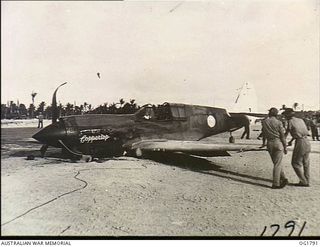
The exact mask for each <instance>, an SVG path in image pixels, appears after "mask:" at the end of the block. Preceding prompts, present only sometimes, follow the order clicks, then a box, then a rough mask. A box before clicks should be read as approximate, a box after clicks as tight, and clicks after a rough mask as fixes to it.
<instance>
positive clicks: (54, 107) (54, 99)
mask: <svg viewBox="0 0 320 247" xmlns="http://www.w3.org/2000/svg"><path fill="white" fill-rule="evenodd" d="M65 84H67V83H66V82H65V83H62V84H61V85H60V86H59V87H57V88H56V90H55V91H54V93H53V97H52V123H55V122H57V119H58V117H59V111H58V107H57V97H56V94H57V91H58V89H59V88H60V87H61V86H63V85H65Z"/></svg>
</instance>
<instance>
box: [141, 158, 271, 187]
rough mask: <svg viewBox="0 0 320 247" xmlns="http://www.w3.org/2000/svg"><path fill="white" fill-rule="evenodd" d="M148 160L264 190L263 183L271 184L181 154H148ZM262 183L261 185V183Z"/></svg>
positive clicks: (201, 159) (266, 180)
mask: <svg viewBox="0 0 320 247" xmlns="http://www.w3.org/2000/svg"><path fill="white" fill-rule="evenodd" d="M147 158H148V159H150V160H153V161H156V162H159V163H162V164H165V165H169V166H175V167H179V168H182V169H186V170H190V171H193V172H198V173H202V174H206V175H211V176H216V177H220V178H226V179H230V180H233V181H236V182H241V183H245V184H250V185H255V186H260V187H264V188H270V186H268V185H266V184H265V183H263V182H269V183H272V180H270V179H266V178H261V177H256V176H251V175H248V174H242V173H238V172H234V171H229V170H226V169H224V168H223V167H222V165H219V164H217V163H213V162H211V161H209V160H207V159H204V158H200V157H196V156H190V155H187V154H182V153H165V154H164V153H153V154H148V157H147ZM247 179H252V180H255V181H249V180H247ZM261 182H262V183H261Z"/></svg>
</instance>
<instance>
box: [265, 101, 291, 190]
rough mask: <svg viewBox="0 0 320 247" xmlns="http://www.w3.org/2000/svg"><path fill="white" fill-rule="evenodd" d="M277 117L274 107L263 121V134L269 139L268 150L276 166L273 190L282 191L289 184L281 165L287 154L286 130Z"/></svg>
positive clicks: (274, 168)
mask: <svg viewBox="0 0 320 247" xmlns="http://www.w3.org/2000/svg"><path fill="white" fill-rule="evenodd" d="M277 115H278V110H277V109H276V108H274V107H272V108H271V109H270V110H269V117H268V118H266V119H264V120H263V121H262V134H263V136H265V137H266V139H267V149H268V152H269V154H270V156H271V159H272V162H273V164H274V167H273V182H272V188H273V189H281V188H283V187H284V186H286V185H287V184H288V179H287V178H286V176H285V174H284V171H283V169H282V164H281V161H282V157H283V153H285V154H287V145H286V138H285V130H284V128H283V125H282V122H281V121H280V120H278V119H277Z"/></svg>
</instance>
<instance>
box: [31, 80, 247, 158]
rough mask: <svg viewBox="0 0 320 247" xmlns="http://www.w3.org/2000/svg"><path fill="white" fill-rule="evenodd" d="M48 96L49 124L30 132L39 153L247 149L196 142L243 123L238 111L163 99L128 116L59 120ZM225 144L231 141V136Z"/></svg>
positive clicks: (202, 153)
mask: <svg viewBox="0 0 320 247" xmlns="http://www.w3.org/2000/svg"><path fill="white" fill-rule="evenodd" d="M64 84H66V83H63V84H61V85H60V86H59V87H57V89H56V90H55V91H54V94H53V98H52V111H53V112H52V124H51V125H49V126H47V127H45V128H44V129H42V130H40V131H39V132H38V133H36V134H35V135H33V138H34V139H36V140H37V141H39V142H40V143H42V144H43V146H42V147H41V149H40V151H41V155H42V156H44V154H45V152H46V150H47V148H48V147H49V146H53V147H58V148H62V151H63V152H65V153H67V154H69V155H71V156H72V157H77V158H81V159H84V160H86V161H91V160H92V158H93V157H101V156H119V155H123V154H127V155H134V156H136V157H142V156H143V155H144V154H145V153H148V152H182V153H186V154H191V155H199V156H207V157H208V156H216V155H221V154H225V155H228V153H227V151H241V150H242V151H245V150H252V146H244V145H236V144H233V143H225V144H214V143H207V142H199V141H200V140H202V139H204V138H206V137H209V136H213V135H216V134H219V133H223V132H230V134H231V133H232V132H233V131H235V130H237V129H239V128H242V127H243V126H245V125H246V124H248V121H249V120H248V118H247V117H246V116H245V115H243V114H238V113H230V114H229V113H228V112H227V111H226V110H225V109H222V108H216V107H208V106H198V105H188V104H177V103H167V102H166V103H164V104H162V105H158V106H155V105H151V104H147V105H144V106H143V107H141V108H140V109H139V110H138V111H137V112H136V113H134V114H87V115H75V116H65V117H61V118H59V112H58V108H57V100H56V94H57V91H58V89H59V88H60V87H61V86H63V85H64ZM229 141H230V142H234V139H233V137H232V135H231V137H230V140H229Z"/></svg>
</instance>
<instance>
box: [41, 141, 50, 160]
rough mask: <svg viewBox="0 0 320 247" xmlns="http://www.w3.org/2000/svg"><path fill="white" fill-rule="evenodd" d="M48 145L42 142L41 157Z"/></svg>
mask: <svg viewBox="0 0 320 247" xmlns="http://www.w3.org/2000/svg"><path fill="white" fill-rule="evenodd" d="M48 147H49V145H48V144H43V145H42V147H41V148H40V153H41V157H42V158H43V157H44V154H45V153H46V151H47V149H48Z"/></svg>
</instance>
